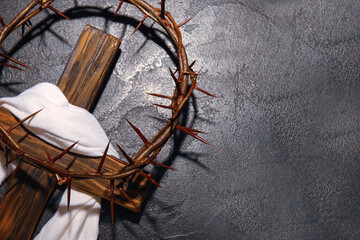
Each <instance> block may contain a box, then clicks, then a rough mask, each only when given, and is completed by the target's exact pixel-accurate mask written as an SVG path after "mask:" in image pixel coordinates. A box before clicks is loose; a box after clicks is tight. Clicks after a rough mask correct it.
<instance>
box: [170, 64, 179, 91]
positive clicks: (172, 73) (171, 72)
mask: <svg viewBox="0 0 360 240" xmlns="http://www.w3.org/2000/svg"><path fill="white" fill-rule="evenodd" d="M169 70H170V74H171V77H172V78H173V80H174V82H175V86H176V91H178V93H179V94H180V95H181V89H180V85H179V83H181V81H179V80H178V79H177V78H176V77H175V74H174V72H173V71H172V70H171V68H169Z"/></svg>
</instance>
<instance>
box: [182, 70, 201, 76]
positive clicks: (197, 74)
mask: <svg viewBox="0 0 360 240" xmlns="http://www.w3.org/2000/svg"><path fill="white" fill-rule="evenodd" d="M184 73H185V74H189V75H195V76H199V75H201V74H200V73H196V72H193V71H184Z"/></svg>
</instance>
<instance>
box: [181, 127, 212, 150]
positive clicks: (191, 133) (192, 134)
mask: <svg viewBox="0 0 360 240" xmlns="http://www.w3.org/2000/svg"><path fill="white" fill-rule="evenodd" d="M176 128H177V129H179V130H180V131H182V132H184V133H187V134H189V135H190V136H192V137H194V138H196V139H197V140H199V141H201V142H203V143H205V144H208V145H210V146H213V145H211V144H210V143H208V142H207V141H205V140H204V139H202V138H201V137H199V136H198V135H197V134H195V133H193V132H192V131H191V130H194V129H191V128H187V127H183V126H180V125H177V126H176Z"/></svg>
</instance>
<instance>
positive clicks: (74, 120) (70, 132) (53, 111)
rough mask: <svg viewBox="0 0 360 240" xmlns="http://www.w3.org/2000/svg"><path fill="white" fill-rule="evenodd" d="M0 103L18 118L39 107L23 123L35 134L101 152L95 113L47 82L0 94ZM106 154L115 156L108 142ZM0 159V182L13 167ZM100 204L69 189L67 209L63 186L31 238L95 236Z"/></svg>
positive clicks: (87, 152) (104, 139)
mask: <svg viewBox="0 0 360 240" xmlns="http://www.w3.org/2000/svg"><path fill="white" fill-rule="evenodd" d="M0 106H2V107H4V108H7V109H8V110H9V111H10V112H11V113H13V114H14V115H15V116H16V117H17V118H19V119H23V118H25V117H26V116H28V115H30V114H32V113H34V112H36V111H38V110H40V109H43V110H42V111H41V112H39V113H38V114H37V115H36V116H35V117H34V118H32V119H31V120H28V121H26V122H25V123H24V124H23V125H24V126H25V127H26V128H27V129H29V130H30V131H31V132H32V133H34V134H35V135H37V136H38V137H39V138H41V139H43V140H44V141H46V142H48V143H51V144H53V145H54V146H57V147H59V148H62V149H65V148H67V147H68V146H70V145H71V144H73V143H74V142H76V141H79V142H78V144H76V145H75V147H74V148H73V149H72V150H71V152H74V153H79V154H83V155H86V156H102V154H103V152H104V150H105V147H106V145H107V144H108V142H109V139H108V137H107V136H106V134H105V132H104V130H103V129H102V128H101V126H100V124H99V122H98V121H97V120H96V119H95V117H94V116H93V115H92V114H90V113H89V112H88V111H87V110H85V109H83V108H79V107H77V106H74V105H72V104H69V102H68V100H67V99H66V97H65V96H64V95H63V93H62V92H61V90H60V89H59V88H58V87H57V86H55V85H53V84H50V83H40V84H38V85H36V86H34V87H32V88H30V89H28V90H26V91H24V92H23V93H21V94H19V95H18V96H16V97H6V98H1V99H0ZM108 154H109V155H113V156H116V157H118V154H117V152H116V151H115V149H114V147H113V146H112V145H110V147H109V151H108ZM1 155H2V154H1ZM0 158H3V156H2V157H0ZM0 160H1V163H2V164H0V184H1V183H2V182H3V181H4V179H5V178H6V177H7V176H8V175H9V174H10V173H11V171H13V170H14V168H15V164H16V163H15V164H12V165H11V166H9V167H8V168H7V169H6V168H4V162H5V161H3V159H0ZM100 208H101V207H100V198H99V197H96V198H94V197H93V196H90V195H88V194H86V193H83V192H81V191H77V190H75V189H72V190H71V201H70V210H69V211H68V210H67V190H66V191H65V192H64V195H63V196H62V199H61V202H60V206H59V208H58V210H57V212H56V213H55V215H54V216H53V217H52V218H51V219H50V220H49V221H48V222H47V223H46V225H45V226H44V227H43V229H42V230H41V232H40V233H39V234H38V235H37V236H36V238H35V239H36V240H43V239H44V240H45V239H46V240H47V239H64V240H65V239H67V240H73V239H74V240H75V239H76V240H80V239H84V240H91V239H97V237H98V232H99V226H98V225H99V215H100Z"/></svg>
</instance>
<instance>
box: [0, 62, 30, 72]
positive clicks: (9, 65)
mask: <svg viewBox="0 0 360 240" xmlns="http://www.w3.org/2000/svg"><path fill="white" fill-rule="evenodd" d="M0 64H1V65H4V66H5V67H11V68H13V69H16V70H20V71H23V72H25V70H24V69H21V68H19V67H17V66H14V65H12V64H9V63H0Z"/></svg>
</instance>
